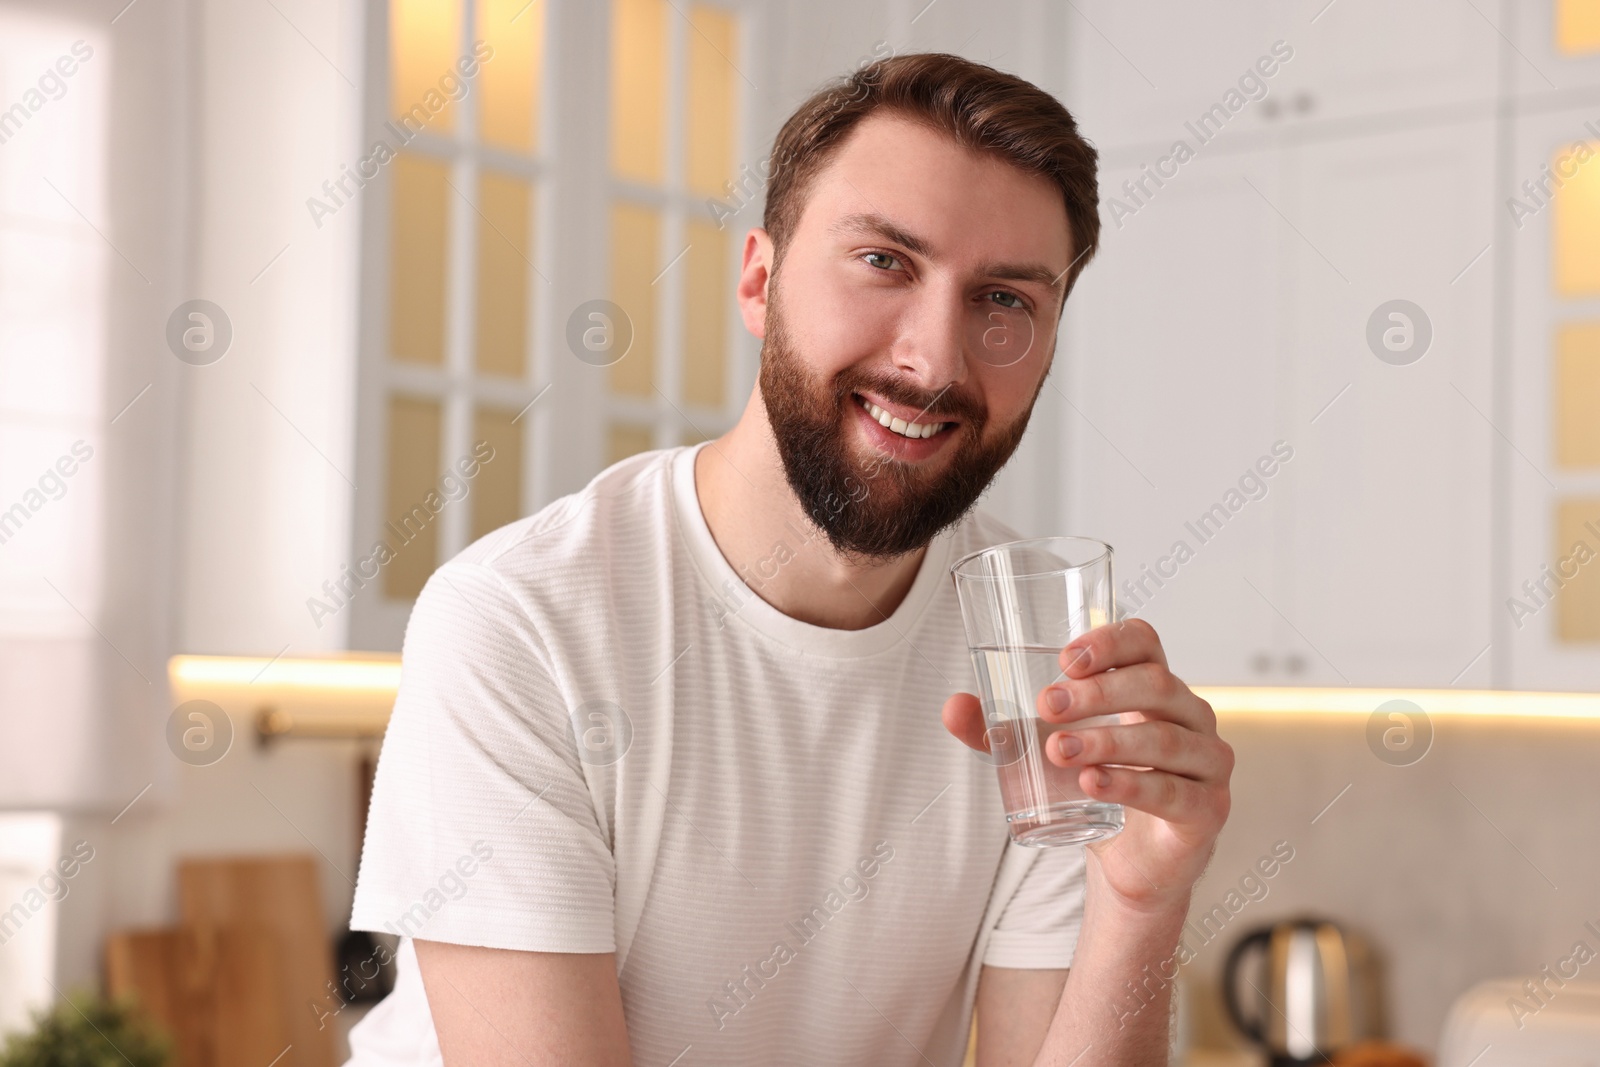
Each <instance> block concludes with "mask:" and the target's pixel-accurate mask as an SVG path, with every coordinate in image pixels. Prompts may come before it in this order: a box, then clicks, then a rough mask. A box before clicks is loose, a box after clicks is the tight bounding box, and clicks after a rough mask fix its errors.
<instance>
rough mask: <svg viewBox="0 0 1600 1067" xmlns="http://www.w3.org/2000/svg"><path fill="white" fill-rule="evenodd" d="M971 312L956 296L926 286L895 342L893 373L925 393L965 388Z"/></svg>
mask: <svg viewBox="0 0 1600 1067" xmlns="http://www.w3.org/2000/svg"><path fill="white" fill-rule="evenodd" d="M972 313H973V312H972V309H970V308H968V307H967V306H966V300H965V298H964V297H963V295H962V294H961V293H959V292H954V291H952V290H951V289H950V288H949V287H946V286H943V285H934V286H929V287H928V288H927V289H926V290H924V292H923V293H922V294H921V296H920V298H919V299H918V300H917V301H916V302H915V303H914V304H913V305H912V306H911V307H910V308H908V309H907V313H906V315H905V316H904V318H903V319H902V320H901V324H900V331H899V336H898V337H896V338H895V343H894V348H893V351H892V352H891V359H892V362H893V363H894V365H895V369H896V370H899V371H901V372H902V373H904V374H906V375H907V376H909V377H911V378H912V379H913V380H915V381H916V382H917V383H918V384H919V385H921V386H922V387H923V388H925V389H930V390H935V391H938V390H943V389H949V388H956V387H959V386H961V385H963V384H965V382H966V380H967V374H968V370H969V363H970V360H969V356H970V353H969V352H968V351H967V345H968V339H967V332H968V330H967V327H968V321H967V320H968V319H969V317H970V316H971V315H972Z"/></svg>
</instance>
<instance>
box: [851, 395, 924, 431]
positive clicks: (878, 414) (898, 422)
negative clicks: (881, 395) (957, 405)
mask: <svg viewBox="0 0 1600 1067" xmlns="http://www.w3.org/2000/svg"><path fill="white" fill-rule="evenodd" d="M856 399H858V400H860V401H861V406H862V407H864V408H866V409H867V412H868V414H870V415H871V416H872V417H873V418H875V419H877V420H878V424H879V425H880V426H884V427H887V428H888V429H891V430H893V431H894V432H895V433H897V434H899V435H900V436H902V437H910V438H912V439H913V440H917V439H920V438H923V437H932V436H933V435H934V434H936V433H938V432H939V431H940V430H942V429H944V427H945V424H944V423H942V422H930V423H920V422H907V421H906V420H904V419H901V418H896V417H895V416H893V415H891V414H889V413H888V412H887V411H885V410H883V409H882V408H880V407H879V406H878V405H876V404H874V403H873V402H872V401H870V400H868V399H867V398H866V397H857V398H856Z"/></svg>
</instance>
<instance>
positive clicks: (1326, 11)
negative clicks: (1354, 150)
mask: <svg viewBox="0 0 1600 1067" xmlns="http://www.w3.org/2000/svg"><path fill="white" fill-rule="evenodd" d="M1494 6H1495V5H1492V4H1467V3H1461V2H1458V0H1406V2H1405V3H1401V4H1369V3H1359V2H1357V3H1351V2H1350V0H1334V2H1332V3H1330V2H1329V0H1299V2H1298V3H1296V4H1295V5H1294V10H1295V12H1296V15H1295V17H1293V18H1292V19H1291V20H1290V24H1289V25H1288V26H1287V27H1285V28H1284V29H1283V30H1282V35H1283V36H1284V38H1285V40H1286V41H1288V43H1289V44H1290V45H1292V46H1293V48H1294V58H1293V59H1292V60H1291V61H1290V62H1288V63H1285V64H1284V66H1283V73H1282V75H1281V76H1280V78H1281V81H1282V82H1283V88H1284V89H1285V90H1286V91H1285V92H1284V93H1283V94H1281V96H1280V99H1281V101H1282V102H1284V103H1285V104H1286V105H1287V111H1288V113H1289V114H1290V115H1292V116H1294V117H1295V118H1297V119H1302V120H1316V119H1323V118H1349V117H1352V116H1357V115H1376V114H1382V113H1385V112H1393V111H1406V110H1411V109H1415V108H1426V107H1435V106H1438V105H1444V104H1457V103H1476V104H1479V105H1481V110H1482V114H1483V115H1484V116H1487V115H1489V114H1490V112H1491V109H1492V108H1493V105H1494V93H1495V77H1496V69H1497V63H1498V55H1499V48H1500V45H1501V39H1500V36H1499V34H1498V33H1497V32H1496V28H1495V26H1494V25H1493V24H1492V23H1491V22H1489V21H1487V20H1488V19H1493V18H1496V17H1497V15H1498V13H1497V12H1495V11H1493V8H1494ZM1529 6H1546V5H1544V4H1534V5H1529Z"/></svg>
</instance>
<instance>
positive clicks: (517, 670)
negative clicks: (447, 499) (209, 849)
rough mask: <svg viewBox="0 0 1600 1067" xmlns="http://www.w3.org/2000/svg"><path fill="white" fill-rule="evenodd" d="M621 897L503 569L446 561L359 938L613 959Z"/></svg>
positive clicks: (411, 677)
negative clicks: (382, 936)
mask: <svg viewBox="0 0 1600 1067" xmlns="http://www.w3.org/2000/svg"><path fill="white" fill-rule="evenodd" d="M615 887H616V866H615V861H614V857H613V854H612V851H611V848H610V846H609V843H608V841H607V839H606V835H605V833H604V832H603V830H602V828H601V822H600V819H599V817H598V816H597V814H596V810H595V805H594V801H593V799H592V796H591V794H590V791H589V788H588V785H587V783H586V781H585V778H584V775H583V769H582V765H581V762H580V760H579V759H578V753H577V746H576V743H575V741H574V738H573V731H572V726H571V725H570V720H569V718H568V715H567V709H566V707H565V704H564V701H563V700H562V699H561V696H560V694H559V692H558V689H557V687H556V685H555V684H554V682H553V681H552V676H551V671H550V668H549V660H548V657H547V655H546V651H545V646H544V644H543V642H542V641H541V640H540V637H539V635H538V634H537V633H536V632H535V628H534V626H533V624H532V622H531V620H530V619H529V617H528V615H527V613H526V612H525V611H524V610H523V609H522V608H521V606H520V604H519V603H518V602H517V600H516V598H515V597H514V596H513V595H512V593H511V592H510V591H509V590H508V589H507V588H506V586H505V584H504V583H503V582H502V581H501V579H500V577H499V575H498V574H496V573H495V572H494V571H493V570H491V569H490V568H489V567H487V566H484V565H482V564H479V563H475V562H468V561H463V560H460V559H456V560H452V561H450V562H448V563H446V564H445V565H444V566H443V567H441V568H439V569H438V570H437V571H435V572H434V574H433V575H432V577H430V578H429V579H428V582H427V584H426V585H425V586H424V588H423V590H422V593H421V595H420V596H419V597H418V598H417V602H416V605H415V606H414V607H413V609H412V613H411V619H410V622H409V623H408V625H407V627H406V635H405V642H404V646H403V650H402V652H401V667H400V687H399V692H398V694H397V696H396V699H395V706H394V712H393V715H392V716H391V718H390V721H389V728H388V732H387V733H386V735H385V736H384V740H383V749H382V752H381V754H380V755H379V758H378V769H377V775H376V778H375V780H374V783H373V791H372V802H371V806H370V809H369V813H368V817H367V832H366V839H365V843H364V845H363V848H362V854H361V867H360V873H359V875H358V878H357V885H356V894H355V906H354V911H353V914H352V916H351V922H350V925H351V928H352V929H357V930H383V931H387V932H389V933H393V934H398V935H400V936H403V937H420V938H423V939H426V940H433V941H446V942H452V943H455V944H463V945H481V946H487V947H491V948H504V949H518V950H524V951H538V952H612V951H615V949H616V943H615V930H614V925H613V913H614V902H615Z"/></svg>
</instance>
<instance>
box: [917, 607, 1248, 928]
mask: <svg viewBox="0 0 1600 1067" xmlns="http://www.w3.org/2000/svg"><path fill="white" fill-rule="evenodd" d="M1061 669H1062V672H1063V674H1064V675H1065V677H1064V678H1060V679H1058V680H1057V681H1055V682H1054V683H1053V684H1051V685H1049V686H1047V687H1046V688H1045V689H1044V690H1043V691H1041V692H1040V694H1039V700H1038V713H1039V717H1040V718H1041V719H1043V720H1045V721H1046V722H1049V723H1067V724H1070V723H1072V722H1075V721H1077V720H1079V719H1084V718H1088V717H1090V716H1094V715H1108V714H1112V713H1121V714H1122V716H1123V718H1122V722H1121V724H1120V725H1115V726H1090V727H1083V728H1080V729H1072V728H1070V726H1069V728H1068V729H1065V730H1059V731H1057V732H1055V733H1053V734H1052V735H1051V736H1050V738H1049V741H1048V743H1047V744H1046V745H1045V755H1046V757H1047V758H1048V759H1049V760H1050V761H1051V762H1052V763H1054V764H1056V765H1057V766H1060V767H1078V768H1082V769H1081V770H1080V771H1079V772H1078V785H1079V787H1080V788H1082V790H1083V792H1084V794H1085V795H1086V796H1088V797H1090V798H1092V799H1094V800H1107V801H1113V802H1115V803H1118V804H1122V805H1124V806H1125V808H1126V822H1125V824H1124V827H1123V830H1122V832H1121V833H1120V834H1118V835H1116V836H1115V837H1112V838H1110V839H1108V840H1103V841H1096V842H1094V843H1093V844H1090V845H1088V846H1087V848H1088V850H1089V851H1090V852H1091V853H1093V855H1094V857H1095V859H1096V860H1098V863H1099V866H1100V868H1101V869H1100V871H1099V872H1097V873H1098V875H1099V880H1100V881H1102V882H1103V883H1104V885H1105V887H1106V888H1107V889H1109V890H1110V891H1111V892H1112V893H1113V894H1114V895H1115V896H1116V897H1117V898H1118V900H1119V901H1120V903H1122V904H1124V905H1126V906H1128V907H1130V908H1133V909H1136V910H1140V911H1153V910H1161V909H1164V908H1170V907H1174V906H1179V905H1182V906H1184V907H1186V906H1187V901H1188V897H1189V892H1190V890H1191V889H1192V888H1193V886H1194V883H1195V882H1196V881H1197V880H1198V879H1199V878H1200V875H1201V873H1202V872H1203V871H1204V870H1205V866H1206V863H1207V862H1208V861H1209V860H1210V859H1211V851H1212V848H1213V847H1214V846H1215V844H1216V840H1217V834H1218V833H1219V832H1220V831H1221V830H1222V824H1223V823H1224V822H1225V821H1226V820H1227V818H1228V806H1229V796H1228V778H1229V776H1230V775H1231V774H1232V773H1233V749H1232V748H1230V747H1229V746H1228V744H1227V742H1225V741H1223V740H1222V739H1221V738H1220V737H1218V736H1217V717H1216V715H1215V714H1213V712H1212V710H1211V705H1210V704H1207V703H1206V702H1205V701H1204V700H1201V699H1200V698H1199V697H1197V696H1195V695H1194V693H1193V692H1191V691H1190V690H1189V687H1188V686H1186V685H1184V684H1183V682H1181V681H1179V680H1178V679H1177V678H1176V677H1175V676H1174V675H1173V674H1172V672H1171V671H1169V670H1168V669H1167V656H1166V653H1165V652H1164V651H1163V650H1162V648H1161V639H1160V638H1159V637H1158V636H1156V632H1155V629H1154V628H1153V627H1152V626H1151V625H1150V624H1149V623H1147V622H1145V621H1144V620H1142V619H1124V620H1122V621H1121V622H1116V623H1111V624H1109V625H1106V626H1101V627H1097V628H1096V629H1094V630H1091V631H1089V632H1088V633H1086V634H1084V635H1083V636H1081V637H1078V638H1076V639H1074V640H1073V641H1072V642H1070V643H1069V644H1068V645H1067V646H1066V647H1065V648H1064V649H1062V650H1061ZM1062 697H1064V698H1065V700H1064V701H1063V700H1061V698H1062ZM944 724H945V728H946V729H948V730H949V731H950V732H951V733H952V734H954V735H955V736H956V737H958V738H960V739H961V740H962V741H963V742H965V743H966V744H967V745H969V746H971V747H972V748H976V749H980V750H982V751H988V749H989V744H988V738H987V730H986V728H985V724H984V721H983V709H982V707H981V706H980V704H979V702H978V698H977V697H975V696H973V695H972V694H971V693H956V694H955V695H954V696H952V697H951V698H950V699H949V700H948V701H946V702H945V705H944ZM1107 764H1118V765H1120V766H1107ZM1133 768H1148V769H1147V770H1135V769H1133ZM1091 866H1094V865H1093V864H1091Z"/></svg>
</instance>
